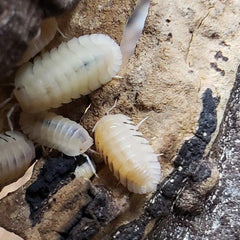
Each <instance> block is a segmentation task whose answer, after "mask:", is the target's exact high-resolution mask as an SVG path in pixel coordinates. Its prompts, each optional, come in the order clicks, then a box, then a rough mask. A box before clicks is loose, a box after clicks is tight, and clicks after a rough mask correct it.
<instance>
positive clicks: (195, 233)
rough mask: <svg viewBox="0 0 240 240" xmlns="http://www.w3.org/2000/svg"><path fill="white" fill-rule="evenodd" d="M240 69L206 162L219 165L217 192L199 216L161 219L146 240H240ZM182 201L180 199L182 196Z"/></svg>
mask: <svg viewBox="0 0 240 240" xmlns="http://www.w3.org/2000/svg"><path fill="white" fill-rule="evenodd" d="M239 100H240V67H239V68H238V71H237V77H236V81H235V84H234V87H233V89H232V92H231V96H230V98H229V101H228V104H227V108H226V112H225V114H224V119H223V122H222V124H221V128H220V131H219V134H218V136H217V139H216V141H215V143H214V144H213V146H212V149H211V151H210V154H209V155H208V156H207V159H208V160H209V161H211V162H217V163H218V168H219V170H220V173H221V178H220V180H219V183H218V184H217V186H216V187H215V191H214V192H213V193H212V194H211V195H210V196H209V197H208V199H207V202H206V203H205V206H204V210H203V212H202V214H201V215H199V216H195V217H193V216H181V215H179V214H170V215H168V217H167V218H164V219H159V220H158V221H157V222H156V223H155V226H154V228H153V229H154V230H153V231H152V232H151V233H149V234H148V236H147V237H146V238H145V239H146V240H155V239H166V238H167V239H197V240H198V239H199V240H200V239H201V240H202V239H204V240H205V239H206V240H207V239H212V240H215V239H216V240H218V239H221V240H224V239H226V238H227V239H233V240H235V239H236V240H237V239H239V235H240V228H239V227H240V210H239V204H240V193H239V188H240V181H239V168H240V155H239V142H240V101H239ZM180 197H181V196H180Z"/></svg>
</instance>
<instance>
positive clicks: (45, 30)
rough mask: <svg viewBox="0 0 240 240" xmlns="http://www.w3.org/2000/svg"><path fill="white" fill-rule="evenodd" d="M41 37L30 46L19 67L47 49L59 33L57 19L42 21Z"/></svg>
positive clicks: (36, 38)
mask: <svg viewBox="0 0 240 240" xmlns="http://www.w3.org/2000/svg"><path fill="white" fill-rule="evenodd" d="M40 31H41V32H40V34H39V36H37V37H35V38H34V39H33V40H32V41H31V42H30V44H29V46H28V48H27V50H26V51H25V53H24V54H23V56H22V59H21V61H20V62H19V63H18V65H21V64H23V63H25V62H27V61H29V59H31V58H32V57H34V56H35V55H36V54H37V53H39V52H40V51H41V50H42V49H43V48H44V47H46V46H47V45H48V44H49V42H50V41H51V40H53V38H54V36H55V34H56V32H57V21H56V18H55V17H51V18H46V19H44V20H43V21H42V24H41V30H40Z"/></svg>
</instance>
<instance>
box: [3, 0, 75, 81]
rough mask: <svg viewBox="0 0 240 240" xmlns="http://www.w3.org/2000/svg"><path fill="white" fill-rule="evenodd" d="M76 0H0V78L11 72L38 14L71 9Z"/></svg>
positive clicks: (39, 17) (33, 32)
mask: <svg viewBox="0 0 240 240" xmlns="http://www.w3.org/2000/svg"><path fill="white" fill-rule="evenodd" d="M78 1H79V0H67V1H63V0H50V1H38V0H18V1H15V0H2V1H1V2H0V51H1V54H0V76H1V77H0V80H2V79H4V77H6V76H8V75H9V74H10V73H12V71H13V68H14V67H15V66H16V63H17V62H18V61H19V60H20V59H21V57H22V55H23V53H24V51H25V50H26V48H27V45H28V43H29V41H30V40H31V39H32V38H33V37H35V36H36V35H37V33H38V31H39V27H40V24H41V21H42V18H44V17H48V16H53V15H56V14H59V13H62V12H64V11H66V10H69V9H71V8H72V7H74V5H76V3H77V2H78Z"/></svg>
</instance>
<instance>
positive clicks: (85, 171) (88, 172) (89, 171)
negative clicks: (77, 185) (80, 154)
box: [74, 162, 96, 179]
mask: <svg viewBox="0 0 240 240" xmlns="http://www.w3.org/2000/svg"><path fill="white" fill-rule="evenodd" d="M93 168H94V169H95V166H94V164H93V163H92V165H91V164H89V162H85V163H83V164H82V165H80V166H77V167H76V169H75V171H74V175H75V176H76V177H77V178H80V177H84V178H87V179H90V178H91V177H92V176H93V175H94V174H96V170H94V169H93Z"/></svg>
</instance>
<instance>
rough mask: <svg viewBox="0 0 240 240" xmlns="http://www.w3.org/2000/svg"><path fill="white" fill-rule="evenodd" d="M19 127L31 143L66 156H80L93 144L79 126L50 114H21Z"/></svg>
mask: <svg viewBox="0 0 240 240" xmlns="http://www.w3.org/2000/svg"><path fill="white" fill-rule="evenodd" d="M20 126H21V128H22V131H23V132H24V133H25V134H26V135H28V136H29V138H30V139H32V140H33V141H35V142H37V143H39V144H41V145H44V146H47V147H50V148H54V149H57V150H59V151H61V152H63V153H64V154H66V155H68V156H77V155H80V154H82V153H84V152H85V151H86V150H87V149H88V148H90V147H91V146H92V144H93V139H92V138H91V137H90V136H89V134H88V132H87V131H86V130H85V129H84V128H83V127H82V126H81V125H80V124H77V123H76V122H74V121H72V120H70V119H68V118H64V117H62V116H60V115H57V114H55V113H51V112H41V113H37V114H31V113H25V112H22V113H21V115H20Z"/></svg>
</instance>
